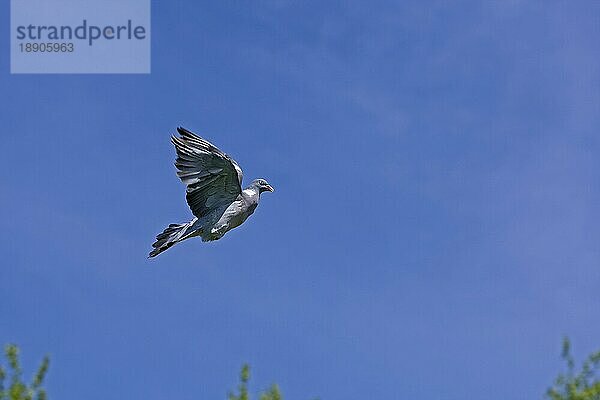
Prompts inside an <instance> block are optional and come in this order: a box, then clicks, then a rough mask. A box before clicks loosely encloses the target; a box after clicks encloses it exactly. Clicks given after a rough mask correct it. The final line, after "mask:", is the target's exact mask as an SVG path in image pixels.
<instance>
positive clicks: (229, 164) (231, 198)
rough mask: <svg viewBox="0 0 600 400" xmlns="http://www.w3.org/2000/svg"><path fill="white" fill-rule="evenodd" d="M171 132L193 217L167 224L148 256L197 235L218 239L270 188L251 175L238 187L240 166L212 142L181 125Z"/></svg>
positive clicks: (244, 215)
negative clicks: (245, 183) (175, 133)
mask: <svg viewBox="0 0 600 400" xmlns="http://www.w3.org/2000/svg"><path fill="white" fill-rule="evenodd" d="M177 132H179V134H180V135H181V136H180V137H176V136H172V137H171V142H173V144H174V145H175V150H176V151H177V159H176V160H175V167H177V176H179V178H180V179H181V181H182V182H183V183H185V185H186V186H187V188H186V195H185V198H186V200H187V203H188V205H189V206H190V209H191V210H192V213H193V214H194V216H195V218H194V219H192V220H191V221H190V222H188V223H185V224H171V225H169V226H168V227H167V229H165V230H164V231H163V232H162V233H161V234H159V235H158V236H157V237H156V242H154V244H153V245H152V247H154V249H153V250H152V251H151V252H150V254H149V255H148V257H155V256H157V255H158V254H160V253H162V252H163V251H165V250H167V249H168V248H169V247H171V246H173V245H174V244H175V243H179V242H181V241H182V240H185V239H188V238H191V237H195V236H200V237H201V238H202V241H203V242H207V241H210V240H218V239H220V238H222V237H223V235H225V233H226V232H228V231H230V230H231V229H233V228H235V227H237V226H240V225H241V224H242V223H243V222H244V221H245V220H246V219H247V218H248V217H249V216H250V215H252V213H253V212H254V210H255V209H256V207H257V206H258V201H259V200H260V194H261V193H262V192H265V191H267V192H272V191H273V187H272V186H271V185H269V184H268V183H267V181H266V180H264V179H255V180H254V181H252V183H251V184H250V185H249V186H248V187H247V188H245V189H244V190H242V186H241V185H242V169H241V168H240V166H239V165H238V163H237V162H235V160H233V159H232V158H231V157H229V156H228V155H227V154H225V153H223V152H222V151H221V150H219V149H218V148H217V147H216V146H214V145H212V144H211V143H209V142H208V141H206V140H204V139H202V138H201V137H199V136H197V135H195V134H194V133H192V132H190V131H188V130H187V129H185V128H177Z"/></svg>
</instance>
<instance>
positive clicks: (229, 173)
mask: <svg viewBox="0 0 600 400" xmlns="http://www.w3.org/2000/svg"><path fill="white" fill-rule="evenodd" d="M177 132H179V134H180V135H181V136H180V137H176V136H173V137H171V141H172V142H173V144H174V145H175V150H177V160H176V161H175V166H176V167H177V176H179V178H180V179H181V181H182V182H183V183H185V184H186V186H187V188H186V196H185V198H186V200H187V202H188V205H189V206H190V208H191V210H192V213H193V214H194V215H195V216H196V217H198V218H201V217H203V216H204V215H206V214H208V213H209V212H210V211H212V210H214V209H216V208H218V207H220V206H222V205H224V204H230V203H232V202H233V201H234V200H235V199H236V197H237V196H238V195H239V194H240V193H241V191H242V188H241V184H242V170H241V168H240V167H239V165H238V164H237V163H236V162H235V161H234V160H233V159H232V158H231V157H229V156H228V155H227V154H225V153H223V152H222V151H221V150H219V149H218V148H217V147H216V146H214V145H212V144H211V143H209V142H208V141H206V140H204V139H202V138H201V137H199V136H197V135H195V134H194V133H192V132H190V131H188V130H187V129H185V128H177Z"/></svg>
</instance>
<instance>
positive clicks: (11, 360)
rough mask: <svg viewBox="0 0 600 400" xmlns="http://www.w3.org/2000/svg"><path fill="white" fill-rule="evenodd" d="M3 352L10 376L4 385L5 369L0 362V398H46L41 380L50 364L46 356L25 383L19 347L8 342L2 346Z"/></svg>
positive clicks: (5, 399) (20, 399)
mask: <svg viewBox="0 0 600 400" xmlns="http://www.w3.org/2000/svg"><path fill="white" fill-rule="evenodd" d="M4 354H5V356H6V359H7V361H8V369H9V370H10V375H11V376H10V378H9V379H8V386H6V385H5V381H6V379H7V371H6V369H5V367H3V366H2V365H1V364H0V400H46V399H47V396H46V391H45V390H44V389H43V388H42V382H43V381H44V377H45V376H46V372H48V366H49V364H50V360H49V359H48V357H44V359H43V360H42V364H41V365H40V367H39V368H38V370H37V372H36V374H35V375H34V377H33V380H32V382H31V383H30V384H29V385H27V384H26V383H25V382H23V371H22V369H21V364H20V363H19V348H18V347H17V346H15V345H14V344H8V345H6V346H5V347H4Z"/></svg>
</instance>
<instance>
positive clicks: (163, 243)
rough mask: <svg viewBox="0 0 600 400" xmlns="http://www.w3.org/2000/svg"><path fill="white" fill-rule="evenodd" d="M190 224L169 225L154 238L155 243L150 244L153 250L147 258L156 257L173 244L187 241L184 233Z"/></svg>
mask: <svg viewBox="0 0 600 400" xmlns="http://www.w3.org/2000/svg"><path fill="white" fill-rule="evenodd" d="M192 222H193V221H192ZM192 222H187V223H185V224H170V225H169V226H168V227H167V228H166V229H165V230H164V231H163V232H162V233H159V234H158V236H156V242H154V243H153V244H152V247H154V249H153V250H152V251H151V252H150V254H148V258H150V257H156V256H157V255H159V254H160V253H162V252H163V251H165V250H167V249H168V248H169V247H171V246H173V245H174V244H175V243H178V242H181V241H182V240H184V239H187V238H188V237H189V236H186V233H187V230H188V228H189V227H190V226H191V224H192Z"/></svg>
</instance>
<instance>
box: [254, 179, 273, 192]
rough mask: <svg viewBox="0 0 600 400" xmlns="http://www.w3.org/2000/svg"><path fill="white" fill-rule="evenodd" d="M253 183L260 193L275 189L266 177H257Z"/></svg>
mask: <svg viewBox="0 0 600 400" xmlns="http://www.w3.org/2000/svg"><path fill="white" fill-rule="evenodd" d="M252 184H253V185H254V186H256V187H257V188H258V193H262V192H272V191H274V190H275V189H273V186H271V185H269V182H267V181H266V180H264V179H255V180H254V181H253V182H252Z"/></svg>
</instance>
